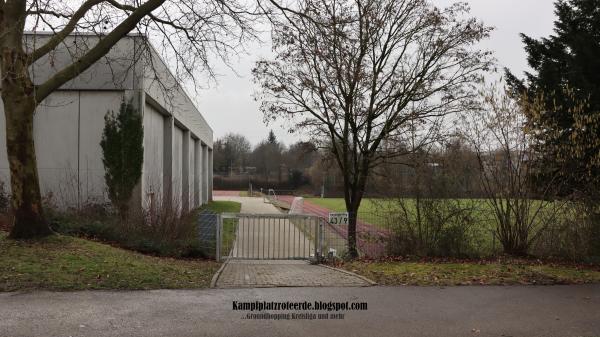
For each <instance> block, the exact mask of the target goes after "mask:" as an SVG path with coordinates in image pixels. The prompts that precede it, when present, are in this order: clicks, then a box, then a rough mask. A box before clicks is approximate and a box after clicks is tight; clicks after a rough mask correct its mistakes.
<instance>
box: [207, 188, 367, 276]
mask: <svg viewBox="0 0 600 337" xmlns="http://www.w3.org/2000/svg"><path fill="white" fill-rule="evenodd" d="M215 199H217V200H229V201H236V202H240V203H241V204H242V213H248V214H273V215H277V214H279V215H281V212H280V211H279V210H278V209H277V208H276V207H275V206H273V205H271V204H269V203H265V202H263V199H262V198H248V197H235V196H222V197H218V198H215ZM307 224H308V227H307ZM313 225H314V224H313ZM300 228H303V230H300ZM307 229H308V231H307ZM313 230H314V228H311V227H310V222H305V221H303V220H301V219H299V220H294V221H290V220H287V219H269V218H252V219H240V220H239V224H238V227H237V233H236V241H235V243H234V244H233V250H232V256H234V257H236V258H241V259H243V260H236V259H232V260H230V261H228V262H226V264H225V266H224V267H223V269H222V270H221V271H220V273H219V274H218V275H217V276H216V279H215V284H214V285H215V286H216V287H219V288H242V287H291V286H294V287H309V286H313V287H314V286H329V287H331V286H368V285H371V283H369V282H368V281H366V280H365V279H363V278H360V277H358V276H356V275H352V274H349V273H346V272H343V271H339V270H334V269H330V268H327V267H324V266H319V265H311V264H309V263H308V259H309V258H310V257H312V256H314V253H315V251H314V248H315V245H314V241H312V240H311V239H310V237H307V236H306V235H305V234H304V233H310V232H311V231H313ZM288 257H294V258H302V259H303V260H269V259H282V258H288ZM249 259H253V260H249Z"/></svg>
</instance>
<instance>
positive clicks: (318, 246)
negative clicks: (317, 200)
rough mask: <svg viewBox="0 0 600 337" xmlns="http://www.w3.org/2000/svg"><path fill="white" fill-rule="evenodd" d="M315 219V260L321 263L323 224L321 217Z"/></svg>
mask: <svg viewBox="0 0 600 337" xmlns="http://www.w3.org/2000/svg"><path fill="white" fill-rule="evenodd" d="M313 219H314V220H315V259H316V260H317V262H321V255H322V254H323V251H322V250H323V242H322V241H323V233H322V227H323V224H322V221H321V218H320V217H314V218H313Z"/></svg>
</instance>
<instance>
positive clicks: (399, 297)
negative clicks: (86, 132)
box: [0, 285, 600, 337]
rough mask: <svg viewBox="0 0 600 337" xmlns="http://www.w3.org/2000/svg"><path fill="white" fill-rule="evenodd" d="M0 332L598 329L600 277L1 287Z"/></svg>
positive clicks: (49, 335)
mask: <svg viewBox="0 0 600 337" xmlns="http://www.w3.org/2000/svg"><path fill="white" fill-rule="evenodd" d="M233 301H240V302H249V301H278V302H285V301H311V302H312V301H322V302H329V301H334V302H345V301H349V302H366V303H367V305H368V307H367V310H366V311H345V312H338V313H343V314H344V319H340V320H331V319H328V320H318V319H317V320H306V319H295V320H293V319H290V320H278V321H275V320H270V319H247V315H246V314H247V313H248V312H247V311H234V310H233ZM301 312H304V311H293V310H292V311H283V310H282V311H270V313H289V314H291V313H301ZM254 313H258V312H257V311H255V312H254ZM319 313H323V312H322V311H319ZM330 313H333V312H330ZM0 336H3V337H9V336H10V337H31V336H44V337H59V336H60V337H68V336H74V337H75V336H77V337H104V336H107V337H108V336H128V337H154V336H156V337H159V336H160V337H170V336H179V337H188V336H190V337H191V336H195V337H198V336H302V337H307V336H310V337H318V336H328V337H331V336H350V337H352V336H360V337H364V336H399V337H403V336H407V337H409V336H410V337H420V336H443V337H459V336H460V337H465V336H466V337H470V336H473V337H479V336H495V337H501V336H504V337H508V336H514V337H536V336H540V337H541V336H544V337H552V336H557V337H582V336H585V337H592V336H600V285H589V286H550V287H534V286H526V287H452V288H445V289H440V288H433V287H422V288H420V287H397V288H393V287H362V288H260V289H208V290H183V291H172V290H158V291H134V292H121V291H117V292H112V291H97V292H90V291H86V292H74V293H67V292H65V293H48V292H34V293H22V294H19V293H17V294H10V293H9V294H0Z"/></svg>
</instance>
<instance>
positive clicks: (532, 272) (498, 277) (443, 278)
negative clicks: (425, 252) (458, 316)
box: [340, 261, 600, 286]
mask: <svg viewBox="0 0 600 337" xmlns="http://www.w3.org/2000/svg"><path fill="white" fill-rule="evenodd" d="M340 267H342V268H343V269H346V270H348V271H351V272H354V273H357V274H359V275H363V276H365V277H367V278H369V279H371V280H373V281H375V282H377V283H378V284H381V285H416V286H455V285H511V284H531V285H534V284H538V285H539V284H543V285H551V284H583V283H600V268H598V267H596V268H595V269H590V268H586V267H578V266H568V265H551V264H535V263H529V262H526V261H522V262H518V261H517V262H506V263H503V262H489V263H469V262H466V263H458V262H457V263H433V262H364V261H355V262H349V263H345V264H342V265H341V266H340Z"/></svg>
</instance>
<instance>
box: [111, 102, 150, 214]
mask: <svg viewBox="0 0 600 337" xmlns="http://www.w3.org/2000/svg"><path fill="white" fill-rule="evenodd" d="M104 121H105V125H104V132H103V134H102V141H101V142H100V146H101V147H102V163H103V164H104V169H105V175H104V178H105V180H106V185H107V187H108V197H109V198H110V201H111V202H112V204H113V205H114V206H115V208H116V209H117V211H118V212H119V216H120V217H121V218H122V219H124V218H125V217H126V216H127V212H128V210H129V200H130V199H131V195H132V193H133V189H134V188H135V186H136V185H137V184H138V182H139V180H140V178H141V176H142V164H143V160H144V145H143V140H144V129H143V124H142V116H141V115H140V114H139V112H138V111H137V109H135V108H134V107H133V105H132V104H131V102H129V103H126V102H125V101H124V100H123V101H122V102H121V107H120V109H119V113H118V114H115V112H114V111H109V112H108V113H107V114H106V116H105V117H104Z"/></svg>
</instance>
